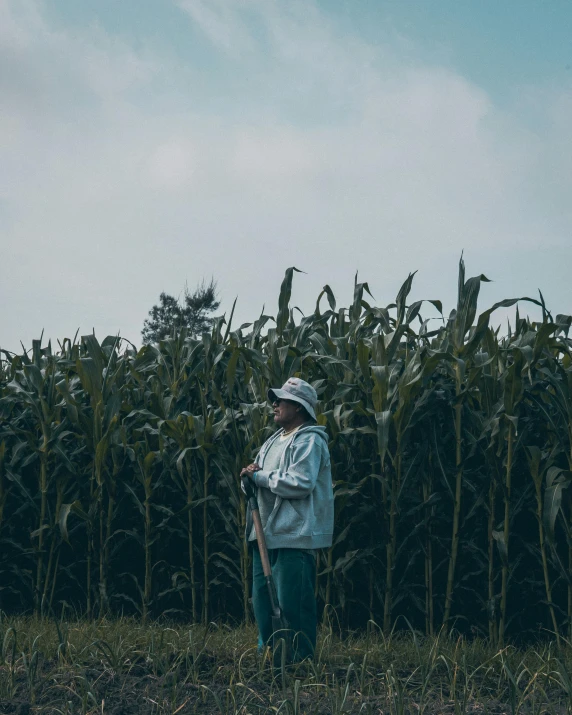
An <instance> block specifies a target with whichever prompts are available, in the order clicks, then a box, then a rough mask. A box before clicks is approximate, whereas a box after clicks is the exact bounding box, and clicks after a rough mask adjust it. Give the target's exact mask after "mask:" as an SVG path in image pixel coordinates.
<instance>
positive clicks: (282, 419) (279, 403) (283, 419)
mask: <svg viewBox="0 0 572 715" xmlns="http://www.w3.org/2000/svg"><path fill="white" fill-rule="evenodd" d="M272 408H273V410H274V422H275V424H277V425H278V426H279V427H287V426H288V425H289V424H291V423H292V421H293V420H295V419H296V418H297V417H298V416H299V414H300V405H299V404H298V403H297V402H294V401H292V400H282V399H276V400H274V402H273V403H272Z"/></svg>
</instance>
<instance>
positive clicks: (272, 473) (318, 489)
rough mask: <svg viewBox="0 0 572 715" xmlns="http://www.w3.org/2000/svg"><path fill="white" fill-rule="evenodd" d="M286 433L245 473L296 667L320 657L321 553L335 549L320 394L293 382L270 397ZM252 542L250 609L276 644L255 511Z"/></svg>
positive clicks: (264, 638)
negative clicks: (318, 559) (318, 597)
mask: <svg viewBox="0 0 572 715" xmlns="http://www.w3.org/2000/svg"><path fill="white" fill-rule="evenodd" d="M268 400H269V402H270V403H271V404H272V407H273V408H274V422H275V424H276V425H278V427H280V429H279V430H278V431H277V432H276V433H275V434H274V435H272V437H270V438H269V439H267V440H266V442H265V443H264V444H263V445H262V448H261V449H260V452H259V454H258V460H257V462H256V463H254V464H250V465H249V466H248V467H246V468H245V469H243V470H242V472H241V476H243V475H247V476H248V477H249V478H250V479H251V480H252V482H253V484H254V485H255V486H256V487H257V492H258V494H257V497H258V506H259V510H260V519H261V522H262V527H263V529H264V536H265V538H266V545H267V547H268V557H269V560H270V565H271V567H272V576H273V579H274V582H275V584H276V591H277V593H278V602H279V603H280V607H281V609H282V612H283V614H284V617H285V618H286V621H287V622H288V625H289V627H290V629H291V630H292V632H293V633H294V640H293V654H292V655H293V660H294V661H299V660H303V659H304V658H306V657H311V656H313V654H314V649H315V646H316V625H317V624H316V599H315V596H314V586H315V579H316V549H321V548H327V547H329V546H331V544H332V533H333V526H334V495H333V489H332V473H331V466H330V454H329V451H328V438H327V435H326V429H325V427H319V426H318V425H316V424H315V422H316V413H315V411H314V410H315V407H316V403H317V401H318V397H317V395H316V391H315V390H314V388H313V387H312V386H311V385H310V384H309V383H307V382H306V381H305V380H301V379H300V378H297V377H293V378H290V379H289V380H287V382H286V383H285V384H284V385H283V386H282V388H280V389H272V390H269V391H268ZM246 535H247V538H248V540H249V541H250V542H254V544H253V546H254V550H253V587H252V603H253V607H254V615H255V617H256V623H257V624H258V645H259V648H261V647H263V645H264V644H265V643H267V642H268V641H269V639H270V638H271V636H272V620H271V616H272V614H271V610H270V599H269V596H268V591H267V586H266V582H265V579H264V574H263V571H262V563H261V560H260V554H259V552H258V548H257V546H256V534H255V532H254V527H253V525H252V518H251V515H250V511H249V512H248V514H247V526H246Z"/></svg>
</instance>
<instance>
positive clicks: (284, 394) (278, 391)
mask: <svg viewBox="0 0 572 715" xmlns="http://www.w3.org/2000/svg"><path fill="white" fill-rule="evenodd" d="M276 399H279V400H292V402H299V403H300V404H301V405H302V407H303V408H304V409H305V410H306V412H307V413H308V414H309V415H310V417H311V418H312V419H313V420H316V419H317V418H316V412H315V411H314V408H315V407H316V404H317V402H318V395H317V393H316V390H314V388H313V387H312V385H310V383H309V382H306V380H301V379H300V378H299V377H291V378H290V379H289V380H286V382H285V383H284V384H283V385H282V387H281V388H272V389H270V390H268V401H269V402H270V403H272V402H274V400H276Z"/></svg>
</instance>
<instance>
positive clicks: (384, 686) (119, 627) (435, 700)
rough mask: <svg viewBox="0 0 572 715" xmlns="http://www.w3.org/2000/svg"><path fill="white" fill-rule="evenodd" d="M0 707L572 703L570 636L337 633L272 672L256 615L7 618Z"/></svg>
mask: <svg viewBox="0 0 572 715" xmlns="http://www.w3.org/2000/svg"><path fill="white" fill-rule="evenodd" d="M0 639H1V640H0V642H1V644H2V652H1V658H0V713H1V714H2V715H8V714H12V713H16V714H18V715H27V714H31V713H46V714H48V713H49V714H50V715H51V714H52V713H53V714H55V713H58V714H61V715H76V714H78V715H79V714H80V713H81V714H87V713H92V714H94V715H95V713H99V714H101V715H106V714H108V715H130V714H131V713H133V714H135V713H136V714H137V715H147V714H149V715H151V714H153V715H159V714H165V715H175V714H179V713H180V714H181V715H184V714H185V713H206V714H208V713H224V714H225V715H226V714H229V715H230V714H231V713H237V714H238V713H240V714H242V715H246V714H247V713H279V712H280V713H284V714H285V715H286V714H288V713H291V714H292V715H295V714H296V715H297V714H298V713H300V714H302V713H331V714H337V713H364V714H366V713H383V714H385V713H389V714H391V715H400V714H402V713H403V714H405V713H454V714H455V715H457V714H460V713H491V714H492V713H495V714H496V713H518V712H520V713H537V714H539V715H540V713H554V714H556V713H572V648H570V647H568V646H565V647H562V648H558V647H557V646H556V644H555V643H545V644H542V645H538V646H537V647H534V648H533V647H531V648H529V649H527V650H524V649H523V650H518V649H515V648H513V647H507V648H504V649H503V650H494V649H492V648H490V647H489V646H488V645H487V643H486V642H484V641H482V640H473V641H470V642H467V641H465V640H463V639H456V638H454V637H446V636H444V635H441V636H439V637H435V638H421V637H420V636H416V635H415V634H412V633H408V634H394V635H392V636H391V637H389V638H385V637H383V635H382V634H381V633H380V632H379V630H378V629H377V628H376V627H373V626H372V628H371V629H370V632H369V633H368V634H361V635H359V636H357V635H356V636H350V637H347V638H345V639H344V640H340V638H338V637H337V636H336V635H335V633H334V631H333V630H332V629H326V628H325V629H323V630H322V632H321V633H320V638H319V642H318V648H317V652H316V658H315V661H314V663H311V664H308V663H306V664H302V665H299V666H292V667H291V668H290V669H283V670H282V671H281V672H278V673H277V674H273V671H272V668H271V667H270V662H269V658H268V656H267V655H266V656H259V655H258V654H257V653H256V647H255V645H256V633H255V630H254V628H253V627H241V628H235V629H230V628H228V627H226V626H216V625H214V624H211V626H209V628H207V629H205V628H202V627H189V626H181V625H173V626H167V625H165V624H160V623H153V624H149V625H146V626H143V625H142V624H141V623H140V622H138V621H135V620H130V619H120V620H113V621H106V620H104V621H99V622H90V623H88V622H85V621H73V622H72V621H70V622H65V621H64V622H61V623H59V622H58V623H56V622H54V621H53V620H51V621H50V620H39V619H32V618H9V617H6V616H4V617H2V619H1V620H0Z"/></svg>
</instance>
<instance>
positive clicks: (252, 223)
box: [0, 0, 572, 349]
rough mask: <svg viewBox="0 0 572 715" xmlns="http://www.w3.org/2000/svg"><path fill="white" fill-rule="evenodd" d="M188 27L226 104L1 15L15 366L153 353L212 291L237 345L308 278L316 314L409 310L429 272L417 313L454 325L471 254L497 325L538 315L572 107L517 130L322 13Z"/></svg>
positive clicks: (524, 119)
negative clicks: (460, 264) (52, 344)
mask: <svg viewBox="0 0 572 715" xmlns="http://www.w3.org/2000/svg"><path fill="white" fill-rule="evenodd" d="M176 6H177V7H179V8H180V10H181V15H180V17H181V22H188V28H189V37H196V36H197V33H198V34H200V35H202V36H204V37H206V38H208V40H209V42H210V43H211V44H212V52H213V55H212V56H211V57H210V60H209V61H210V62H211V64H210V65H208V63H207V60H206V59H205V60H204V63H203V70H202V72H203V74H204V73H205V72H208V81H205V78H204V76H201V73H200V72H199V71H198V70H197V68H196V67H194V66H192V64H189V63H190V60H188V59H187V60H183V59H181V58H177V59H176V60H175V59H174V58H173V57H169V58H167V57H165V56H162V55H159V54H158V53H157V52H154V53H152V52H151V51H150V50H149V49H147V50H142V49H141V48H140V47H137V48H136V47H134V46H133V45H132V44H130V43H129V42H128V41H127V40H126V39H122V38H121V37H120V36H113V35H111V34H109V32H105V31H104V30H103V29H102V27H100V26H97V25H88V26H85V27H83V28H80V29H78V28H75V29H71V28H66V27H62V26H55V25H54V23H53V22H52V21H50V20H49V19H48V16H47V14H46V12H45V7H46V6H45V5H44V4H43V3H41V2H39V1H38V2H36V1H33V0H18V2H16V0H0V60H1V62H2V66H3V67H4V68H5V71H4V72H3V73H2V75H1V78H0V106H1V108H2V112H1V113H0V167H1V168H0V229H1V230H2V246H3V248H2V253H3V255H4V256H6V257H7V260H4V261H2V267H1V268H0V272H1V278H2V287H1V288H0V291H1V294H0V298H1V300H2V302H3V304H8V305H10V307H11V308H10V310H9V311H8V312H7V317H6V314H5V315H4V316H3V324H2V326H1V328H0V344H1V345H3V346H4V345H7V346H8V347H11V348H12V349H15V347H16V346H17V344H18V340H19V339H20V338H22V339H23V340H24V342H26V343H29V342H30V340H31V338H32V337H35V336H36V335H38V334H39V332H40V330H41V328H42V327H45V328H46V332H47V333H48V334H49V335H52V336H53V337H56V336H57V337H63V336H64V335H70V334H73V333H75V330H76V328H77V327H78V326H80V327H81V330H82V331H86V330H91V328H92V327H93V326H94V327H95V329H96V333H97V334H98V335H103V334H107V333H115V332H117V330H121V331H122V333H123V334H124V335H126V336H127V337H129V338H131V339H132V340H135V341H136V340H137V339H138V332H139V329H140V327H141V325H142V322H143V319H144V317H145V315H146V312H147V310H148V309H149V308H150V307H151V305H152V304H153V302H154V301H156V299H157V296H158V294H159V292H160V291H162V290H166V291H169V292H172V293H177V292H178V291H180V289H181V288H182V286H183V285H184V284H185V282H186V281H188V283H189V285H190V286H192V285H193V284H195V283H196V282H198V281H200V280H201V278H202V277H203V276H205V277H207V278H208V277H210V276H211V275H213V276H214V277H215V279H217V280H218V281H219V285H220V287H221V290H222V299H223V306H225V305H226V306H229V305H230V304H231V302H232V299H233V298H234V296H235V295H237V294H238V295H239V303H238V320H239V322H240V321H242V320H248V319H252V318H253V317H255V315H256V314H257V313H258V311H259V310H260V308H261V307H262V304H263V303H266V304H267V306H268V305H269V304H270V305H273V304H274V302H275V301H276V300H277V295H278V289H279V283H280V280H281V277H282V275H283V272H284V269H285V268H286V267H287V266H290V265H297V266H299V267H300V268H303V269H304V270H305V271H307V276H297V278H296V282H295V291H294V301H295V302H297V303H298V304H300V305H302V306H303V307H304V308H305V309H311V308H312V306H313V305H314V301H315V298H316V296H317V294H318V292H319V290H320V288H321V286H322V285H323V284H324V283H330V284H331V285H332V287H333V288H334V290H335V291H337V292H338V293H341V300H342V302H343V301H344V300H346V301H347V300H349V299H350V296H351V288H352V280H353V274H354V272H355V270H356V269H358V270H359V271H360V275H361V276H362V277H363V279H364V280H369V282H370V285H371V286H372V290H373V292H374V295H375V296H376V299H378V300H379V301H380V302H381V303H388V302H390V301H391V300H392V298H393V297H394V295H395V293H396V292H397V289H398V288H399V284H400V283H401V281H402V280H403V279H404V278H405V277H406V276H407V273H408V272H409V271H410V270H415V269H418V268H419V269H420V271H419V274H418V276H417V277H416V281H415V284H414V285H415V286H416V287H415V291H416V293H418V294H419V295H418V297H420V298H421V297H431V298H442V299H443V300H444V301H445V302H446V303H448V305H451V304H452V303H453V302H454V297H455V289H456V288H455V285H456V264H457V261H458V258H459V255H460V253H461V250H462V249H463V248H464V249H465V256H466V260H467V264H468V267H467V270H468V273H469V274H471V273H480V272H481V271H483V272H485V273H487V272H488V273H491V276H490V277H492V278H495V279H496V280H497V284H495V285H493V286H487V288H486V289H483V294H485V293H486V294H487V296H490V302H493V301H494V300H496V299H500V298H503V297H506V296H507V295H508V294H515V293H516V294H518V293H520V294H524V293H526V292H528V288H529V285H528V284H527V285H522V284H520V283H519V279H518V275H519V272H520V274H522V275H523V276H524V275H526V276H527V277H528V278H527V280H530V271H528V272H527V271H524V270H523V267H524V266H525V264H526V265H529V264H527V263H526V261H527V260H528V261H530V260H534V259H532V258H530V257H531V256H534V255H535V254H534V251H536V250H537V249H538V244H539V240H542V244H543V246H545V247H546V248H547V249H548V248H550V247H552V249H553V250H555V251H557V252H559V253H558V255H560V256H563V255H564V256H568V257H569V258H570V257H571V256H570V253H569V248H568V247H567V246H568V240H569V235H568V234H569V230H570V226H571V225H572V220H571V214H570V202H569V195H570V191H571V189H572V179H571V177H570V174H569V170H568V167H569V165H570V159H571V158H572V157H571V156H570V146H572V142H571V141H570V140H571V139H572V136H571V134H572V131H571V129H570V125H569V123H568V122H567V121H566V116H569V111H570V103H571V102H572V100H571V97H572V94H571V92H570V88H569V87H560V86H559V87H541V88H539V87H531V88H527V89H526V92H525V93H523V94H522V95H521V96H520V98H519V100H518V103H516V104H515V105H514V106H513V107H512V108H510V109H506V108H504V109H501V108H499V107H497V106H495V104H494V102H493V100H492V99H491V97H490V96H489V95H488V94H487V93H486V91H484V89H483V88H480V87H477V86H475V85H474V84H473V83H471V82H470V81H468V80H467V79H466V78H464V77H463V76H461V75H460V74H458V73H455V72H454V71H453V70H452V69H451V68H443V67H439V66H433V65H427V64H424V63H423V62H422V58H420V57H417V56H416V55H415V51H414V49H412V48H411V47H410V46H409V45H407V44H406V43H405V44H404V43H400V42H397V43H393V44H392V43H391V42H390V41H389V40H387V41H385V40H384V41H383V42H380V44H379V46H375V47H373V46H371V45H369V44H368V43H366V42H365V41H364V40H362V39H361V38H359V37H355V36H350V35H348V34H347V33H346V34H344V32H343V31H342V30H341V29H340V28H339V27H338V26H336V25H335V24H334V23H333V21H332V20H331V18H330V17H329V16H328V15H327V14H325V13H324V11H322V10H320V9H319V8H318V6H317V5H315V4H314V3H312V2H303V3H302V2H296V1H295V0H294V1H293V2H291V3H279V2H275V1H274V0H233V1H232V2H231V1H230V0H228V1H224V0H209V2H208V3H207V2H199V1H198V0H181V1H180V2H178V3H177V4H176ZM193 33H194V35H193ZM142 45H143V46H144V43H142ZM205 67H206V69H205ZM531 108H533V110H534V121H533V120H531V119H530V118H531V116H532V109H531ZM527 256H528V257H529V258H527ZM535 262H536V263H537V264H539V262H538V261H537V260H535ZM473 266H474V270H473V269H472V267H473ZM543 270H544V271H545V274H543V275H539V276H538V280H539V284H544V285H547V298H548V299H549V302H550V299H551V298H552V299H553V300H555V301H557V300H559V301H561V302H562V301H563V299H564V291H565V288H564V283H563V282H562V287H559V286H560V285H561V284H560V283H558V284H555V285H554V284H551V276H550V271H549V269H548V267H543ZM534 288H536V286H534ZM484 302H486V303H488V302H489V299H488V298H487V297H485V299H484ZM267 309H268V310H270V309H271V308H267ZM564 310H565V308H564V307H558V308H556V312H562V311H564Z"/></svg>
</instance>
